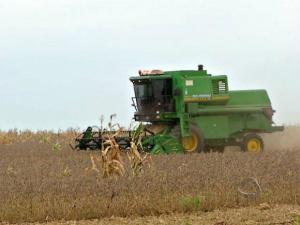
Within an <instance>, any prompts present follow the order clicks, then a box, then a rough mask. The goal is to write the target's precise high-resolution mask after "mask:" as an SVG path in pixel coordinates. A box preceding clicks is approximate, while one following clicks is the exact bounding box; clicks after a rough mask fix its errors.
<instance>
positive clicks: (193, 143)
mask: <svg viewBox="0 0 300 225" xmlns="http://www.w3.org/2000/svg"><path fill="white" fill-rule="evenodd" d="M191 133H192V136H191V137H188V138H183V137H182V136H181V130H180V126H179V125H176V126H175V127H174V128H173V129H172V130H171V132H170V135H173V136H176V137H177V138H178V140H179V143H180V144H181V146H182V150H183V152H184V153H194V152H202V151H203V148H204V138H203V134H202V132H201V130H200V129H199V128H198V127H197V126H196V125H194V124H191Z"/></svg>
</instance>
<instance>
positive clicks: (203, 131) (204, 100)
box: [75, 65, 284, 154]
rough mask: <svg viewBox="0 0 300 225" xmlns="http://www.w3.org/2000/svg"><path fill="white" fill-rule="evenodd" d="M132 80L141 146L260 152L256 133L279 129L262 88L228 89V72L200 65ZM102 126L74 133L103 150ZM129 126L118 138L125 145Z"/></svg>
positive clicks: (157, 150)
mask: <svg viewBox="0 0 300 225" xmlns="http://www.w3.org/2000/svg"><path fill="white" fill-rule="evenodd" d="M129 79H130V81H131V82H132V83H133V87H134V92H135V97H133V98H132V100H133V106H134V107H135V109H136V112H135V114H134V120H135V121H139V122H143V123H146V125H144V134H143V135H142V137H143V138H142V146H143V147H142V149H140V150H141V151H146V152H150V153H153V154H162V153H192V152H209V151H217V152H223V151H224V148H225V146H239V147H240V148H241V150H242V151H245V152H246V151H248V152H260V151H262V150H263V148H264V143H263V140H262V138H261V136H260V135H259V134H260V133H272V132H276V131H283V129H284V127H283V126H275V125H274V122H273V120H272V117H273V114H274V112H275V111H274V110H273V108H272V106H271V102H270V99H269V97H268V94H267V92H266V90H242V91H229V88H228V79H227V76H226V75H219V76H212V75H211V74H208V73H207V71H206V70H203V66H202V65H199V66H198V70H181V71H165V72H164V71H162V70H149V71H139V76H134V77H130V78H129ZM105 134H106V132H105V131H94V130H93V129H92V127H89V128H88V129H87V130H86V131H85V132H84V133H83V134H81V135H80V136H79V137H78V138H76V147H75V148H77V149H80V150H87V149H91V150H96V149H101V146H102V142H103V138H104V136H105ZM131 134H132V131H125V132H122V133H121V135H119V136H117V137H116V141H117V142H118V143H119V144H120V147H121V149H124V150H126V149H128V148H129V146H130V137H131Z"/></svg>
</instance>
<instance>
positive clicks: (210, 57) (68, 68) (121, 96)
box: [0, 0, 300, 130]
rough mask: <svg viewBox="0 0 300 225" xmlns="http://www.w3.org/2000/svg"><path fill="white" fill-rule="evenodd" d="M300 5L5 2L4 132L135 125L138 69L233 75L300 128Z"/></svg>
mask: <svg viewBox="0 0 300 225" xmlns="http://www.w3.org/2000/svg"><path fill="white" fill-rule="evenodd" d="M299 12H300V1H299V0H185V1H178V0H173V1H162V0H160V1H157V0H151V1H149V0H148V1H145V0H131V1H129V0H128V1H121V0H118V1H116V0H105V1H103V0H85V1H83V0H80V1H79V0H0V78H1V79H0V103H1V108H0V129H2V130H7V129H10V128H19V129H25V128H29V129H32V130H36V129H58V128H62V129H65V128H68V127H76V126H79V127H81V128H85V127H87V126H88V125H96V124H99V117H100V116H101V114H103V115H104V116H105V118H106V120H107V121H108V119H109V115H110V114H113V113H116V114H117V115H118V117H117V119H116V120H115V121H116V122H120V123H121V124H122V125H128V124H129V123H130V119H131V118H132V115H133V112H134V110H133V108H132V107H131V97H132V96H133V90H132V84H131V83H130V82H129V80H128V78H129V77H130V76H134V75H137V71H138V70H139V69H163V70H180V69H197V65H198V64H200V63H201V64H204V66H205V69H207V70H208V72H210V73H212V74H213V75H218V74H226V75H228V78H229V88H230V89H231V90H236V89H267V91H268V93H269V96H270V98H271V101H272V104H273V107H274V109H276V110H277V113H276V116H275V118H274V119H275V122H276V123H277V124H283V123H284V124H295V123H300V116H299V115H300V100H299V99H300V89H299V85H300V13H299Z"/></svg>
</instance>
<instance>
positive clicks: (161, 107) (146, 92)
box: [133, 79, 173, 115]
mask: <svg viewBox="0 0 300 225" xmlns="http://www.w3.org/2000/svg"><path fill="white" fill-rule="evenodd" d="M133 85H134V92H135V98H134V99H135V102H136V105H137V112H138V114H141V115H150V114H157V113H159V112H172V111H173V100H172V80H171V79H153V80H145V81H143V82H137V83H134V84H133Z"/></svg>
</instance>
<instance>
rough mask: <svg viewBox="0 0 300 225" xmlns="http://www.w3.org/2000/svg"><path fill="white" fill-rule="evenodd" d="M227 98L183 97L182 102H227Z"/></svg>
mask: <svg viewBox="0 0 300 225" xmlns="http://www.w3.org/2000/svg"><path fill="white" fill-rule="evenodd" d="M227 100H229V97H228V96H225V97H212V98H197V97H185V98H184V102H213V101H227Z"/></svg>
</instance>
